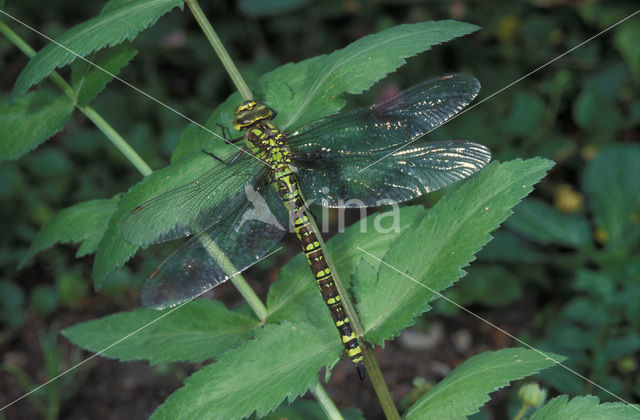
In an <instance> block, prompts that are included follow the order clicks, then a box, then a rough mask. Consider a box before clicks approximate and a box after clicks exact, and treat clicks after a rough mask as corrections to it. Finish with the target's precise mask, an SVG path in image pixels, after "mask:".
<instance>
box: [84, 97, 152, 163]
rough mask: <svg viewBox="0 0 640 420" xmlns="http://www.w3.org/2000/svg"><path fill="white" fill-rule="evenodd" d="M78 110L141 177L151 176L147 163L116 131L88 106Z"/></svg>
mask: <svg viewBox="0 0 640 420" xmlns="http://www.w3.org/2000/svg"><path fill="white" fill-rule="evenodd" d="M78 109H79V110H80V111H81V112H82V113H83V114H84V115H85V116H86V117H87V118H88V119H89V120H91V122H93V124H94V125H95V126H96V127H98V129H99V130H100V131H102V134H104V135H105V136H106V137H107V138H108V139H109V140H111V143H113V145H114V146H116V147H117V148H118V150H120V152H122V154H123V155H124V156H125V157H126V158H127V159H128V160H129V162H131V164H132V165H133V166H135V167H136V169H137V170H138V171H139V172H140V173H141V174H142V175H143V176H148V175H151V173H152V172H153V170H152V169H151V168H150V167H149V165H147V163H146V162H145V161H144V160H143V159H142V158H141V157H140V155H139V154H137V153H136V151H135V150H133V148H132V147H131V146H130V145H129V143H127V141H126V140H125V139H123V138H122V136H120V134H118V132H117V131H116V130H114V129H113V127H111V125H109V123H108V122H106V121H105V120H104V118H102V117H101V116H100V114H98V113H97V112H96V111H95V110H94V109H93V108H91V107H90V106H80V107H78Z"/></svg>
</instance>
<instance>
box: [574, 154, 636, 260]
mask: <svg viewBox="0 0 640 420" xmlns="http://www.w3.org/2000/svg"><path fill="white" fill-rule="evenodd" d="M638 162H640V147H639V146H637V145H616V146H610V147H607V148H606V149H603V150H602V151H601V152H600V153H599V154H598V156H596V158H595V159H594V160H593V161H592V162H591V163H589V165H588V166H587V168H586V169H585V172H584V177H583V182H582V184H583V188H584V190H585V191H586V192H587V194H588V198H589V204H590V207H591V210H592V212H593V217H594V220H595V224H596V226H597V227H598V228H600V229H602V231H603V233H604V235H605V237H606V242H607V245H610V246H612V247H613V246H615V245H617V244H619V243H620V242H624V241H630V240H632V239H633V237H634V234H633V233H635V234H636V235H637V234H638V230H639V225H638V219H639V216H638V214H639V203H638V197H640V165H638Z"/></svg>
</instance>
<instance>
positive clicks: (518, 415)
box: [513, 404, 529, 420]
mask: <svg viewBox="0 0 640 420" xmlns="http://www.w3.org/2000/svg"><path fill="white" fill-rule="evenodd" d="M528 409H529V406H528V405H527V404H522V408H520V411H518V412H517V413H516V415H515V416H514V417H513V420H520V419H522V417H523V416H524V414H525V413H526V412H527V410H528Z"/></svg>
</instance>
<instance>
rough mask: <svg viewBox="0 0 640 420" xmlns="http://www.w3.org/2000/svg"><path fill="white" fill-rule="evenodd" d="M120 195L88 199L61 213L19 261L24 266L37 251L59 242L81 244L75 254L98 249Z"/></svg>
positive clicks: (82, 254) (78, 255)
mask: <svg viewBox="0 0 640 420" xmlns="http://www.w3.org/2000/svg"><path fill="white" fill-rule="evenodd" d="M118 200H119V197H114V198H112V199H100V200H91V201H85V202H83V203H78V204H75V205H73V206H71V207H67V208H66V209H64V210H62V211H61V212H60V213H58V214H57V215H56V216H55V217H54V218H53V219H52V220H51V221H50V222H49V223H48V224H47V225H46V226H45V227H44V228H43V229H42V230H41V231H40V232H39V233H38V236H36V239H35V240H34V241H33V243H32V244H31V246H30V247H29V249H28V250H27V253H26V254H25V256H24V257H23V259H22V261H21V262H20V267H22V266H24V265H25V264H26V263H27V261H28V260H30V259H31V258H33V256H34V255H35V254H37V253H38V252H40V251H42V250H44V249H47V248H49V247H51V246H53V245H54V244H56V243H80V248H78V252H76V257H78V258H79V257H82V256H84V255H87V254H90V253H92V252H95V250H96V249H97V247H98V243H99V242H100V239H101V238H102V235H104V232H105V230H106V229H107V225H108V223H109V220H110V219H111V216H112V215H113V214H114V213H115V211H116V208H117V203H118Z"/></svg>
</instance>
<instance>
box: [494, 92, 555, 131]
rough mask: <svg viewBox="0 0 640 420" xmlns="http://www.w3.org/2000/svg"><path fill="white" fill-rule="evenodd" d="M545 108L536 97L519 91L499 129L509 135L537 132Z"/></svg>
mask: <svg viewBox="0 0 640 420" xmlns="http://www.w3.org/2000/svg"><path fill="white" fill-rule="evenodd" d="M545 107H546V105H545V103H544V102H543V101H542V99H540V97H539V96H538V95H535V94H532V93H530V92H527V91H519V92H518V93H517V94H516V97H515V99H514V103H513V106H512V107H511V111H510V113H509V115H508V116H507V118H505V120H504V121H502V122H501V123H500V128H502V129H503V130H505V131H506V132H507V133H509V134H511V135H516V136H522V135H529V134H530V133H531V132H533V131H535V130H539V127H540V125H541V123H542V118H543V117H544V112H545Z"/></svg>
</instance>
